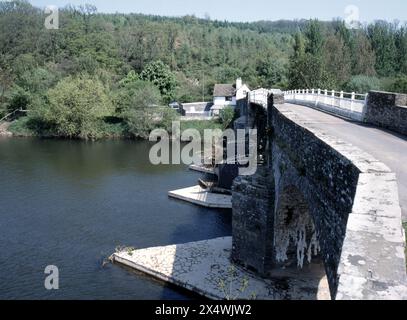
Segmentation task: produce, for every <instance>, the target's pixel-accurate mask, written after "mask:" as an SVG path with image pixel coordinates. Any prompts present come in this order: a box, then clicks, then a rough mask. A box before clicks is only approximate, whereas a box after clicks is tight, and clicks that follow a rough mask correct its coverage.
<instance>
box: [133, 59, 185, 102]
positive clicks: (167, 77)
mask: <svg viewBox="0 0 407 320" xmlns="http://www.w3.org/2000/svg"><path fill="white" fill-rule="evenodd" d="M140 78H141V79H142V80H145V81H149V82H151V83H152V84H154V85H155V86H156V87H157V88H158V89H159V90H160V92H161V95H162V96H163V98H164V100H165V101H167V102H169V101H170V100H171V99H173V97H174V94H175V88H176V86H177V83H176V81H175V76H174V74H173V73H172V72H171V70H170V68H169V67H168V66H167V65H165V64H164V63H163V62H162V61H155V62H151V63H149V64H147V65H146V67H145V68H144V70H143V72H142V73H141V75H140Z"/></svg>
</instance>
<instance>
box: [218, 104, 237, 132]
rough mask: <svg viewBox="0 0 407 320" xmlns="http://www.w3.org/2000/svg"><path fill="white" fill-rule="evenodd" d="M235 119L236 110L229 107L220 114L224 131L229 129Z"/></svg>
mask: <svg viewBox="0 0 407 320" xmlns="http://www.w3.org/2000/svg"><path fill="white" fill-rule="evenodd" d="M234 119H235V109H234V108H232V107H227V108H225V109H223V110H221V112H220V121H221V123H222V125H223V129H227V128H228V127H229V126H230V125H231V123H232V122H233V120H234Z"/></svg>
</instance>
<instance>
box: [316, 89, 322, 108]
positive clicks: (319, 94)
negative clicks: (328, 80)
mask: <svg viewBox="0 0 407 320" xmlns="http://www.w3.org/2000/svg"><path fill="white" fill-rule="evenodd" d="M317 92H318V95H317V98H316V100H315V106H318V103H319V99H320V98H319V97H320V96H321V89H318V91H317Z"/></svg>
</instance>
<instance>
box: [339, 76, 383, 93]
mask: <svg viewBox="0 0 407 320" xmlns="http://www.w3.org/2000/svg"><path fill="white" fill-rule="evenodd" d="M381 89H382V84H381V81H380V79H378V78H376V77H369V76H364V75H358V76H354V77H352V78H351V80H350V81H349V82H348V83H347V85H346V91H348V92H356V93H367V92H369V91H370V90H381Z"/></svg>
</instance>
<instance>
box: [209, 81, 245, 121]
mask: <svg viewBox="0 0 407 320" xmlns="http://www.w3.org/2000/svg"><path fill="white" fill-rule="evenodd" d="M249 91H250V89H249V87H248V86H247V85H246V84H243V82H242V79H241V78H239V79H237V80H236V84H216V85H215V88H214V90H213V104H214V105H213V107H212V108H211V111H212V114H213V115H215V116H218V115H219V113H220V110H223V109H224V108H226V107H229V106H230V107H236V106H237V101H239V100H241V99H244V98H246V96H247V93H249Z"/></svg>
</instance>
